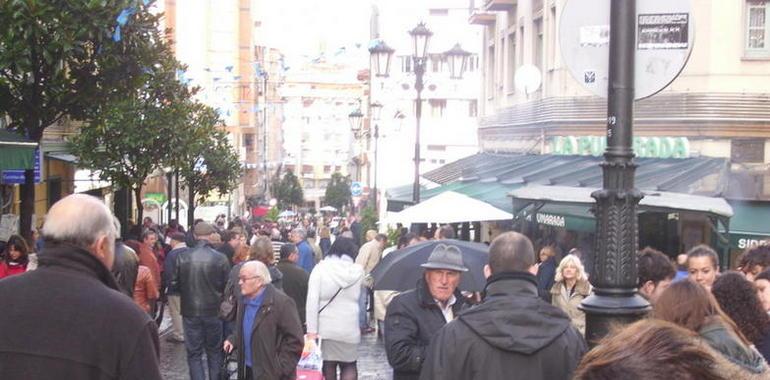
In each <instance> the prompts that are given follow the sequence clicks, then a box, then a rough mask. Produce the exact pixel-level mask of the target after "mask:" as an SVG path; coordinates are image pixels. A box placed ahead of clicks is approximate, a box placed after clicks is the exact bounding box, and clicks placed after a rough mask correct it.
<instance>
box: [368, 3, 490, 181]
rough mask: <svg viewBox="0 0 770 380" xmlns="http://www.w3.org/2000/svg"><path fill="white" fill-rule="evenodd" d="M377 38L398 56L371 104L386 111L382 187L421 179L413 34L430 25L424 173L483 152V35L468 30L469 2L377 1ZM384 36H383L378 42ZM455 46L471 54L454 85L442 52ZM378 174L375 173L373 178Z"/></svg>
mask: <svg viewBox="0 0 770 380" xmlns="http://www.w3.org/2000/svg"><path fill="white" fill-rule="evenodd" d="M376 3H377V8H376V10H374V11H373V12H374V13H375V15H373V21H372V29H373V34H375V35H373V36H372V37H373V38H376V37H379V38H381V39H382V40H383V41H385V42H386V43H387V45H389V46H390V47H392V48H394V49H395V53H394V54H393V60H392V62H391V68H390V76H389V77H388V78H378V77H376V76H375V75H374V74H375V73H372V86H371V101H372V103H374V102H378V103H380V104H382V105H383V109H382V112H381V115H382V116H381V121H380V122H378V123H377V125H378V126H379V133H380V141H379V152H378V153H379V154H378V161H379V162H378V163H377V177H378V188H379V190H380V194H381V195H382V194H383V193H384V189H387V188H392V187H396V186H400V185H405V184H409V183H412V182H413V179H414V141H415V128H416V117H415V99H416V95H417V94H416V91H415V88H414V85H415V74H414V62H413V60H412V55H413V54H414V47H413V46H414V43H413V42H412V37H411V36H410V35H409V34H408V31H409V30H411V29H413V28H414V27H415V26H417V24H418V23H419V22H425V24H426V26H427V27H428V28H429V29H430V30H431V31H432V32H433V37H432V38H431V40H430V43H429V47H428V54H429V59H428V60H427V63H426V69H425V75H424V77H423V78H424V89H423V91H422V95H421V96H422V99H423V105H422V118H421V124H420V158H421V160H420V161H421V163H420V173H425V172H428V171H430V170H433V169H436V168H438V167H440V166H442V165H444V164H447V163H449V162H452V161H455V160H457V159H460V158H462V157H466V156H469V155H472V154H474V153H476V152H477V151H478V144H477V116H478V107H479V105H478V98H479V90H480V87H481V85H480V80H481V79H480V77H481V74H480V71H481V70H480V68H479V62H480V58H479V56H480V52H481V43H480V42H481V36H482V31H481V30H479V28H477V27H474V26H472V25H469V24H468V22H467V20H468V3H467V1H465V0H446V1H426V2H414V1H378V2H376ZM377 31H379V36H377V35H376V34H377ZM456 43H459V44H460V45H461V46H462V48H463V49H464V50H466V51H469V52H471V53H472V55H471V56H470V57H469V59H468V66H467V67H468V69H467V70H466V72H465V74H464V76H463V78H462V79H459V80H458V79H450V77H449V76H450V75H449V68H448V66H447V64H446V61H445V60H444V59H443V58H442V53H443V52H445V51H447V50H449V49H451V48H452V47H453V46H454V45H455V44H456ZM372 175H373V174H372Z"/></svg>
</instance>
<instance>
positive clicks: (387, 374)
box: [160, 318, 393, 380]
mask: <svg viewBox="0 0 770 380" xmlns="http://www.w3.org/2000/svg"><path fill="white" fill-rule="evenodd" d="M170 322H171V321H170V319H168V318H166V319H164V321H163V323H161V326H160V365H161V374H162V375H163V378H164V379H166V380H188V379H189V378H190V377H189V374H188V371H187V355H186V352H185V348H184V344H180V343H172V342H169V341H167V340H166V338H167V337H168V336H169V332H170V327H171V326H170ZM358 352H359V358H358V378H359V379H362V380H391V379H392V378H393V371H392V370H391V368H390V365H388V359H387V357H386V355H385V349H384V347H383V343H382V340H378V339H377V335H376V334H369V335H364V336H363V337H362V339H361V344H360V345H359V346H358Z"/></svg>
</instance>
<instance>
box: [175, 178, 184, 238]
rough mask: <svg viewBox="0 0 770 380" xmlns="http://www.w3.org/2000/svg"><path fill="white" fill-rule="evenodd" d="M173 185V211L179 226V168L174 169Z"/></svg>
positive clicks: (180, 222)
mask: <svg viewBox="0 0 770 380" xmlns="http://www.w3.org/2000/svg"><path fill="white" fill-rule="evenodd" d="M174 187H175V189H174V194H176V198H175V201H174V211H176V222H177V224H179V225H180V226H181V225H182V221H181V220H179V169H175V170H174Z"/></svg>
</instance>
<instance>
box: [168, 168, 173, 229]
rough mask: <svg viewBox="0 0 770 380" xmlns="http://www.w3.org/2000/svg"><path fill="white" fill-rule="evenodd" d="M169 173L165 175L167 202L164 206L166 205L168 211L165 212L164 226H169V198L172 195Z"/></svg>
mask: <svg viewBox="0 0 770 380" xmlns="http://www.w3.org/2000/svg"><path fill="white" fill-rule="evenodd" d="M171 174H172V173H171V172H168V173H166V190H167V191H168V202H166V204H167V205H168V211H167V212H166V224H169V223H170V222H171V197H172V196H173V195H174V194H172V190H173V189H172V187H171V179H172V178H171Z"/></svg>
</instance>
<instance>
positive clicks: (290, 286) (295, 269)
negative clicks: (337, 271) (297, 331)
mask: <svg viewBox="0 0 770 380" xmlns="http://www.w3.org/2000/svg"><path fill="white" fill-rule="evenodd" d="M297 260H299V251H298V250H297V246H295V245H294V244H291V243H286V244H284V245H282V246H281V260H280V261H279V262H278V265H277V267H278V270H279V271H281V273H283V291H284V292H285V293H286V295H288V296H289V297H291V299H293V300H294V304H295V305H297V312H298V313H299V320H300V321H301V322H302V325H303V326H304V325H305V302H306V301H307V283H308V281H309V280H310V275H308V274H307V272H305V270H304V269H302V268H300V267H299V265H297Z"/></svg>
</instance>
